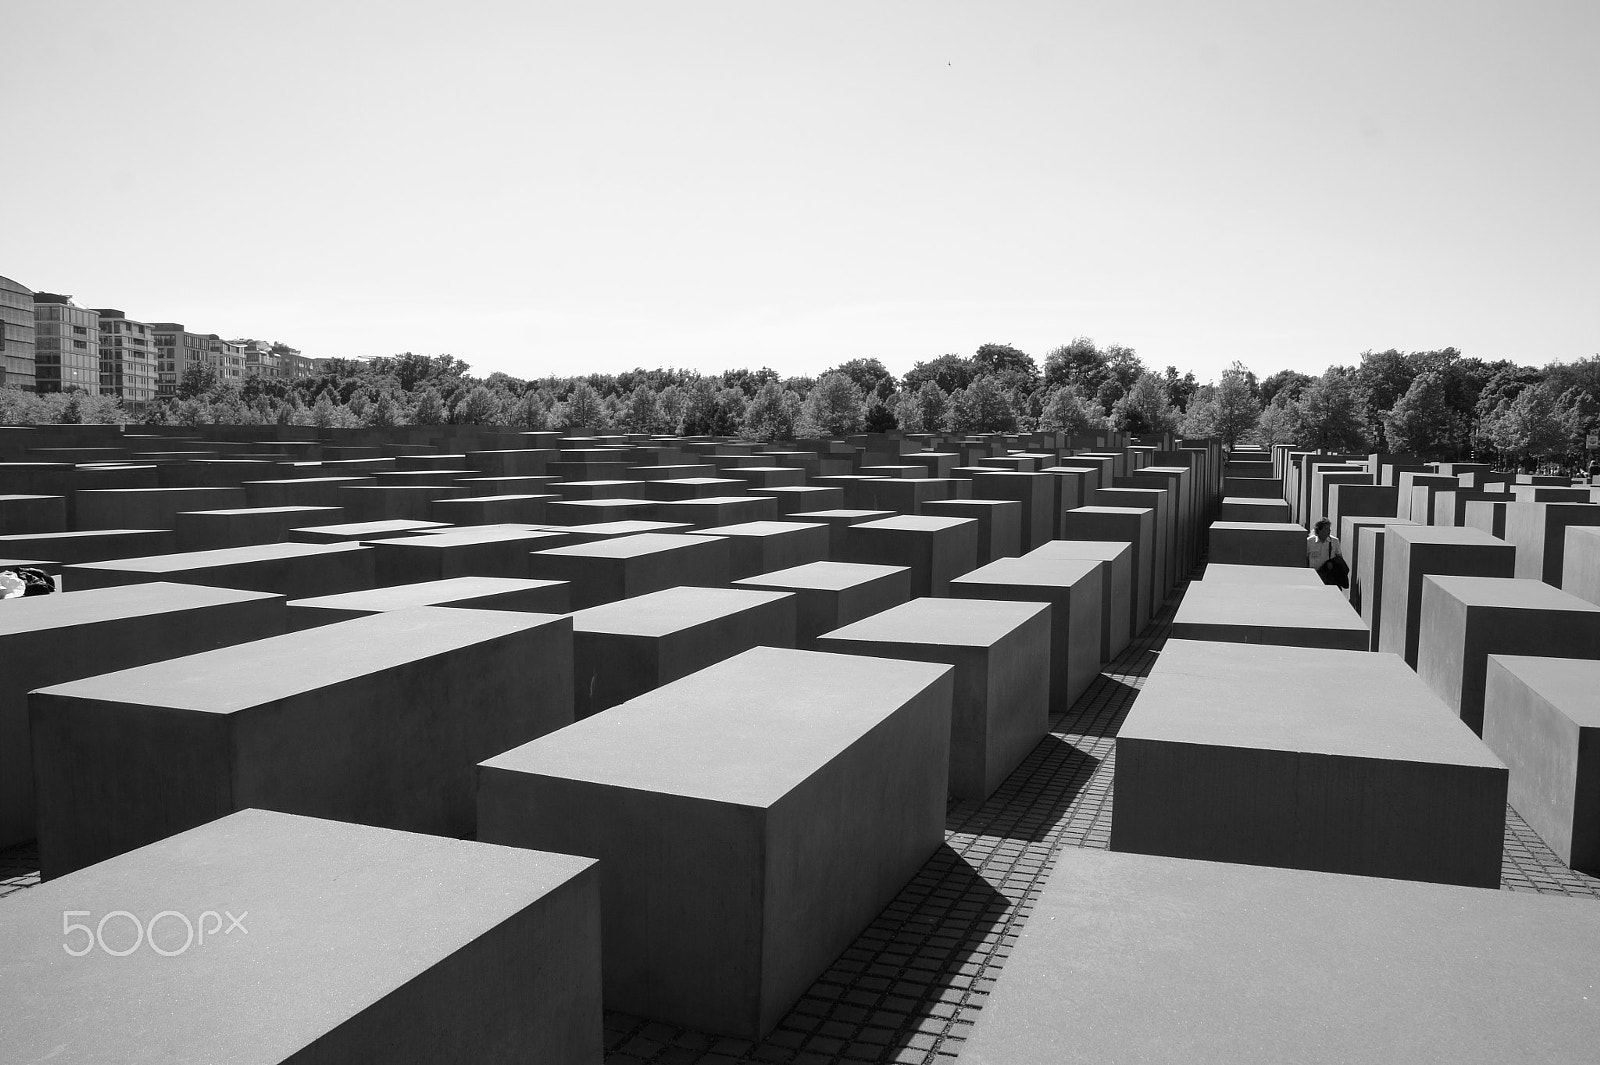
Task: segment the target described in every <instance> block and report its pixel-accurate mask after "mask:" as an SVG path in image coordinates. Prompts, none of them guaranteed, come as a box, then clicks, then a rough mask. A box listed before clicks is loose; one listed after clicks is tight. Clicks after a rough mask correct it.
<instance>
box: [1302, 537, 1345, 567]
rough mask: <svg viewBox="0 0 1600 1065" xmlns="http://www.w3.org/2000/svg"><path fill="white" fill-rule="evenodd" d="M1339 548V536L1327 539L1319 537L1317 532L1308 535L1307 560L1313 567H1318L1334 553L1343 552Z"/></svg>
mask: <svg viewBox="0 0 1600 1065" xmlns="http://www.w3.org/2000/svg"><path fill="white" fill-rule="evenodd" d="M1342 553H1343V552H1341V551H1340V550H1339V538H1338V537H1337V536H1329V537H1328V538H1327V539H1326V540H1319V539H1317V535H1316V533H1312V534H1311V535H1310V536H1308V537H1306V562H1307V563H1309V564H1310V566H1311V568H1312V569H1317V568H1318V567H1319V566H1321V565H1322V564H1323V563H1324V562H1326V561H1328V559H1330V558H1332V557H1333V556H1334V555H1338V554H1342Z"/></svg>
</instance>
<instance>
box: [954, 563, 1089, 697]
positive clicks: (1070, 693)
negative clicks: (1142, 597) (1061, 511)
mask: <svg viewBox="0 0 1600 1065" xmlns="http://www.w3.org/2000/svg"><path fill="white" fill-rule="evenodd" d="M1110 569H1111V563H1109V562H1106V561H1103V560H1100V559H1092V558H1060V557H1058V558H1048V557H1043V556H1035V555H1031V554H1030V555H1029V557H1026V558H1004V559H1001V560H999V561H998V562H991V563H989V564H988V565H985V566H979V567H978V568H977V569H975V570H973V571H972V572H971V573H964V574H962V575H961V576H959V577H957V578H956V579H955V580H953V581H951V582H950V594H951V595H952V596H956V597H958V598H963V599H1007V600H1014V601H1018V602H1035V603H1048V604H1050V711H1051V712H1052V713H1064V712H1066V711H1067V710H1069V709H1070V708H1071V707H1072V704H1073V703H1075V702H1077V701H1078V697H1079V696H1080V695H1082V694H1083V693H1084V692H1085V691H1086V690H1087V689H1088V687H1089V685H1090V683H1091V682H1093V681H1094V679H1095V678H1096V677H1098V676H1099V675H1100V662H1101V658H1100V647H1101V639H1102V632H1101V624H1102V622H1103V621H1104V619H1105V614H1104V611H1103V610H1102V609H1101V603H1100V595H1101V590H1102V588H1103V587H1104V583H1105V575H1106V573H1107V572H1109V571H1110Z"/></svg>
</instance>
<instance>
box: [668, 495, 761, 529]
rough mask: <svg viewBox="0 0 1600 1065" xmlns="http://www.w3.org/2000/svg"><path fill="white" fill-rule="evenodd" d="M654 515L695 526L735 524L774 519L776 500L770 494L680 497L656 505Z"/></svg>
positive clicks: (703, 527)
mask: <svg viewBox="0 0 1600 1065" xmlns="http://www.w3.org/2000/svg"><path fill="white" fill-rule="evenodd" d="M656 517H658V518H660V519H661V520H662V521H681V522H684V523H685V524H688V525H691V526H693V527H694V528H696V529H709V528H711V527H712V526H715V525H737V524H740V523H742V522H747V521H775V520H777V517H778V501H777V500H775V499H773V498H772V497H771V496H761V495H731V496H730V495H722V496H709V497H707V498H704V499H679V500H673V501H671V502H665V503H660V504H657V506H656Z"/></svg>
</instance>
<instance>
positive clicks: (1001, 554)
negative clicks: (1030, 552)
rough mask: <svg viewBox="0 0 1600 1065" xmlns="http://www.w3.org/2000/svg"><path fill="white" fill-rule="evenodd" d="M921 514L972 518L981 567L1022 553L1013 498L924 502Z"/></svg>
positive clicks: (1018, 516) (1019, 511)
mask: <svg viewBox="0 0 1600 1065" xmlns="http://www.w3.org/2000/svg"><path fill="white" fill-rule="evenodd" d="M921 513H923V514H926V515H929V516H931V517H935V518H973V519H975V520H976V521H977V523H978V562H979V563H980V564H981V563H984V562H993V561H994V560H995V559H997V558H1015V557H1016V556H1018V555H1020V554H1022V504H1021V503H1020V502H1018V501H1017V500H1015V499H937V500H933V501H931V502H928V503H924V504H923V505H922V509H921Z"/></svg>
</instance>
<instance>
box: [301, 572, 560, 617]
mask: <svg viewBox="0 0 1600 1065" xmlns="http://www.w3.org/2000/svg"><path fill="white" fill-rule="evenodd" d="M419 606H447V607H449V606H453V607H467V608H469V609H472V610H518V611H522V612H523V613H531V614H565V613H566V612H567V611H568V610H570V609H571V603H570V600H569V597H568V595H567V582H566V581H541V580H532V579H529V578H519V577H448V578H446V579H444V580H438V581H422V582H420V583H417V584H401V585H396V586H394V587H391V588H374V589H372V590H371V591H368V592H343V593H341V594H339V595H322V596H315V597H313V598H311V599H294V600H291V601H290V602H289V628H290V629H294V630H298V629H309V628H314V627H315V626H318V625H332V624H333V623H334V622H338V621H350V620H352V619H354V618H362V617H366V616H367V615H368V614H382V613H385V612H387V611H390V610H410V609H412V608H413V607H419Z"/></svg>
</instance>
